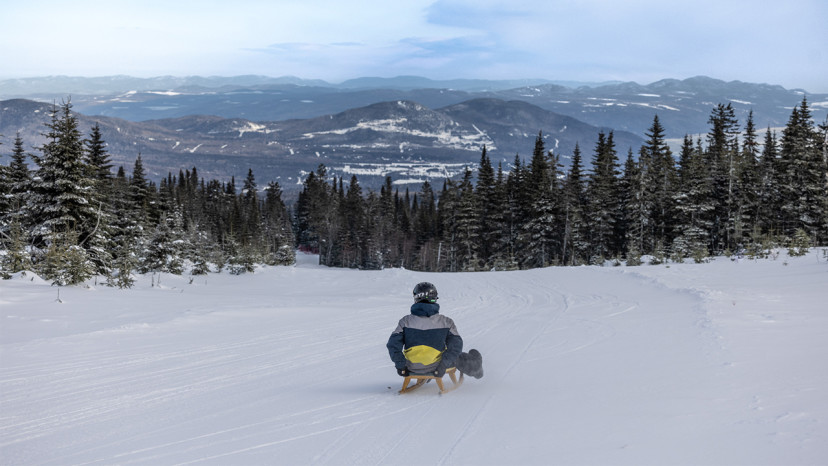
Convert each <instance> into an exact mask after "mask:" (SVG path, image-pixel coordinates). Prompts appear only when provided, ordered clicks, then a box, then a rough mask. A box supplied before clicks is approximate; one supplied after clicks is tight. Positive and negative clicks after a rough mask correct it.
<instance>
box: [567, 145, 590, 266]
mask: <svg viewBox="0 0 828 466" xmlns="http://www.w3.org/2000/svg"><path fill="white" fill-rule="evenodd" d="M581 170H582V162H581V148H580V146H579V144H578V143H575V150H574V151H573V152H572V164H571V165H570V167H569V172H568V173H567V176H566V180H565V181H564V185H563V203H564V207H563V222H564V232H563V234H564V236H563V244H562V247H561V258H562V263H563V265H581V264H583V263H585V262H586V257H587V254H588V249H589V248H588V245H587V243H586V238H585V235H586V233H587V232H586V231H585V221H584V214H585V213H586V208H587V205H586V187H585V186H584V179H583V173H582V171H581Z"/></svg>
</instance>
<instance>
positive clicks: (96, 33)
mask: <svg viewBox="0 0 828 466" xmlns="http://www.w3.org/2000/svg"><path fill="white" fill-rule="evenodd" d="M5 3H6V4H5V5H4V6H3V7H2V8H0V11H2V12H3V17H4V19H6V21H4V25H3V27H2V28H0V63H3V66H2V67H0V77H3V78H18V77H30V76H45V75H70V76H107V75H115V74H125V75H133V76H141V77H150V76H160V75H179V76H183V75H220V76H232V75H240V74H260V75H268V76H284V75H293V76H299V77H302V78H309V79H314V78H315V79H324V80H327V81H331V82H339V81H343V80H345V79H349V78H355V77H360V76H382V77H392V76H398V75H419V76H426V77H430V78H434V79H449V78H482V79H517V78H544V79H553V80H576V81H607V80H622V81H636V82H639V83H641V84H647V83H650V82H653V81H657V80H659V79H663V78H678V79H683V78H687V77H691V76H697V75H706V76H710V77H713V78H718V79H724V80H727V81H730V80H741V81H749V82H760V83H769V84H781V85H783V86H785V87H787V88H803V89H806V90H808V91H810V92H828V51H826V46H825V44H828V27H826V26H825V24H828V1H825V0H785V1H768V0H738V1H737V0H691V1H684V0H681V1H671V0H660V1H652V0H617V1H610V0H603V1H599V0H592V1H559V0H548V1H520V0H505V1H501V0H437V1H435V0H399V1H395V0H379V1H377V0H348V1H342V0H302V1H254V0H234V1H216V0H199V1H175V0H163V1H156V0H140V1H130V0H108V1H99V0H73V1H71V2H68V1H65V0H54V1H49V0H29V1H14V2H5Z"/></svg>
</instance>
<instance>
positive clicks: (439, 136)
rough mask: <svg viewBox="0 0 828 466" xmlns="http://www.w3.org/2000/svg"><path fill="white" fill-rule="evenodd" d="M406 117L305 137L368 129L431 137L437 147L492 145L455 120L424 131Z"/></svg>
mask: <svg viewBox="0 0 828 466" xmlns="http://www.w3.org/2000/svg"><path fill="white" fill-rule="evenodd" d="M406 123H409V120H408V118H406V117H398V118H386V119H377V120H364V121H360V122H358V123H357V124H356V126H351V127H348V128H338V129H332V130H325V131H316V132H308V133H304V137H305V138H306V139H312V138H314V137H317V136H323V135H328V134H336V135H343V134H348V133H352V132H354V131H361V130H370V131H376V132H380V133H393V134H397V135H400V136H409V137H417V138H428V139H433V140H434V141H435V144H436V146H437V147H446V148H451V149H460V150H471V151H479V150H480V147H482V146H483V144H486V145H487V146H492V147H493V146H494V142H493V141H492V139H491V138H490V137H489V136H488V135H487V134H486V133H485V132H484V131H481V130H480V129H479V128H477V127H474V129H475V132H473V133H472V132H465V131H462V128H461V127H459V125H458V124H457V123H456V122H452V123H453V124H454V125H455V126H454V128H453V129H454V130H452V129H451V128H444V129H443V130H442V131H424V130H420V129H416V128H411V127H410V125H407V124H406Z"/></svg>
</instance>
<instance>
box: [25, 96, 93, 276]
mask: <svg viewBox="0 0 828 466" xmlns="http://www.w3.org/2000/svg"><path fill="white" fill-rule="evenodd" d="M71 109H72V105H71V103H70V102H68V101H67V102H65V103H64V104H63V105H62V106H61V107H60V109H58V107H57V105H55V106H53V109H52V113H51V121H50V122H49V123H47V124H46V127H47V128H48V129H49V131H48V133H46V134H45V136H46V138H47V142H46V144H44V145H43V146H42V147H41V148H40V152H41V155H38V156H35V155H33V156H32V158H33V159H34V161H35V162H36V163H37V165H38V168H37V170H36V176H33V177H32V185H31V193H32V211H33V214H34V215H33V216H32V218H31V221H32V231H33V236H34V240H35V246H37V247H40V248H42V249H43V250H46V249H48V251H47V255H48V256H49V257H48V261H49V266H48V267H46V268H45V269H44V273H45V274H46V277H47V278H50V279H54V280H55V282H56V283H59V284H74V283H79V282H80V281H83V280H85V279H86V278H88V275H91V273H89V274H87V272H89V271H90V270H94V269H93V268H92V267H91V266H90V264H89V258H88V256H87V254H86V251H85V250H83V249H82V248H80V249H76V247H79V246H82V245H84V244H85V243H87V241H88V239H89V237H90V236H91V235H92V234H93V233H94V231H95V228H96V224H97V222H96V219H97V212H96V210H95V209H94V207H93V206H92V203H91V202H90V200H91V199H90V197H91V193H92V191H93V187H94V183H93V181H92V179H91V178H89V176H88V168H87V166H86V164H85V162H84V151H83V142H82V139H81V134H80V131H79V130H78V122H77V118H76V117H75V116H74V115H73V114H72V111H71ZM60 267H72V268H73V269H72V270H63V269H60ZM67 280H68V281H67Z"/></svg>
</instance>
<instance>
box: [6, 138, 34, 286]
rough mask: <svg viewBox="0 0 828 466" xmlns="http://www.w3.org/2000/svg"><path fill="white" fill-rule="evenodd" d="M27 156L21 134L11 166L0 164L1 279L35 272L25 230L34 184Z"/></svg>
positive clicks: (14, 150)
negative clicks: (29, 192) (28, 205)
mask: <svg viewBox="0 0 828 466" xmlns="http://www.w3.org/2000/svg"><path fill="white" fill-rule="evenodd" d="M26 157H27V154H26V152H25V150H24V149H23V139H22V138H21V137H20V133H19V132H18V133H17V136H16V137H15V139H14V146H13V150H12V155H11V163H10V164H9V166H8V167H6V166H2V165H0V249H5V254H3V255H2V256H0V276H2V277H3V278H9V277H10V276H11V275H10V274H13V273H16V272H20V271H24V270H32V268H33V267H32V261H31V257H30V254H29V252H28V251H27V245H28V238H29V235H28V232H27V231H26V230H25V229H24V228H23V220H24V218H25V217H24V215H25V213H26V210H27V209H25V208H26V194H27V192H28V186H29V183H30V180H31V178H30V176H29V169H28V166H27V165H26Z"/></svg>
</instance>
